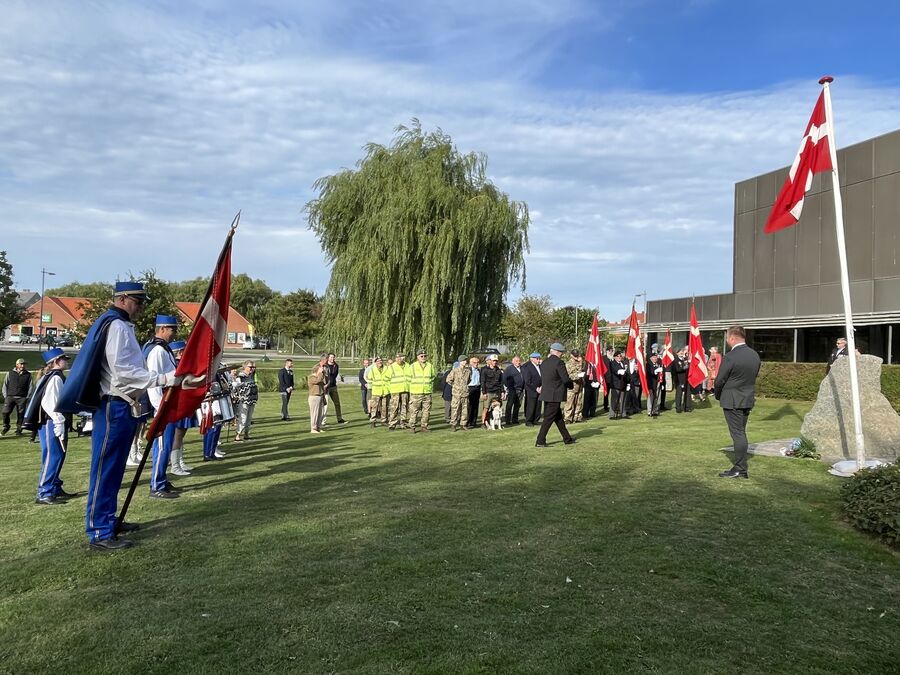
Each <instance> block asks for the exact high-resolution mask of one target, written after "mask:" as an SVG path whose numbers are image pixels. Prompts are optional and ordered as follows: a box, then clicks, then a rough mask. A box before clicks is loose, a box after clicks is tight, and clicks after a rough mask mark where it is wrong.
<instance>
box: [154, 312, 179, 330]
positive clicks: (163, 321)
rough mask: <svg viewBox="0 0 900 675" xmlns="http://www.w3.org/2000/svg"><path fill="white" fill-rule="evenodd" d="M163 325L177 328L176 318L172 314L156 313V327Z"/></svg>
mask: <svg viewBox="0 0 900 675" xmlns="http://www.w3.org/2000/svg"><path fill="white" fill-rule="evenodd" d="M163 326H173V327H174V328H178V319H176V318H175V317H174V316H169V315H168V314H157V315H156V327H157V328H161V327H163Z"/></svg>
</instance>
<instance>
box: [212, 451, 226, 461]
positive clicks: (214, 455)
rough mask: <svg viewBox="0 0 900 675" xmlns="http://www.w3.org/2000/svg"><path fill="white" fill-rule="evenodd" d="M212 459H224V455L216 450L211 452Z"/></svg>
mask: <svg viewBox="0 0 900 675" xmlns="http://www.w3.org/2000/svg"><path fill="white" fill-rule="evenodd" d="M213 457H216V458H218V459H225V453H224V452H222V451H221V450H218V449H217V450H215V451H214V452H213Z"/></svg>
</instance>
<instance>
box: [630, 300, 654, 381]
mask: <svg viewBox="0 0 900 675" xmlns="http://www.w3.org/2000/svg"><path fill="white" fill-rule="evenodd" d="M625 356H626V357H627V358H629V359H634V364H635V366H636V367H637V370H638V375H640V378H641V387H642V388H643V390H644V391H649V388H648V387H647V364H646V363H645V361H644V342H643V339H642V338H641V326H640V324H639V323H638V318H637V312H635V311H634V305H632V306H631V316H630V317H629V319H628V345H627V346H626V347H625Z"/></svg>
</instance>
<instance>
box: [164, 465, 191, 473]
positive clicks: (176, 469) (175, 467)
mask: <svg viewBox="0 0 900 675" xmlns="http://www.w3.org/2000/svg"><path fill="white" fill-rule="evenodd" d="M169 473H171V474H172V475H173V476H190V475H191V472H190V471H183V470H182V469H181V467H180V466H179V465H178V464H173V465H172V466H170V467H169Z"/></svg>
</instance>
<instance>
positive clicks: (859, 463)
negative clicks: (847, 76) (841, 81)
mask: <svg viewBox="0 0 900 675" xmlns="http://www.w3.org/2000/svg"><path fill="white" fill-rule="evenodd" d="M832 82H834V78H833V77H830V76H826V77H823V78H822V79H821V80H819V84H821V85H822V87H823V88H824V89H825V124H826V125H828V150H829V152H830V154H831V183H832V193H833V194H834V226H835V229H836V233H837V247H838V259H839V260H840V264H841V294H842V295H843V297H844V325H845V326H846V330H847V357H848V358H849V359H850V394H851V397H852V399H853V431H854V436H855V437H856V468H857V470H859V469H862V468H863V467H865V465H866V441H865V436H863V427H862V405H861V404H860V398H859V372H858V370H857V367H856V338H855V337H854V335H853V310H852V309H851V307H850V278H849V275H848V273H847V245H846V243H845V242H844V207H843V204H842V202H841V182H840V179H839V178H838V163H837V142H836V141H835V139H834V117H833V116H832V112H831V90H830V89H829V86H828V85H830V84H831V83H832Z"/></svg>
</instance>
